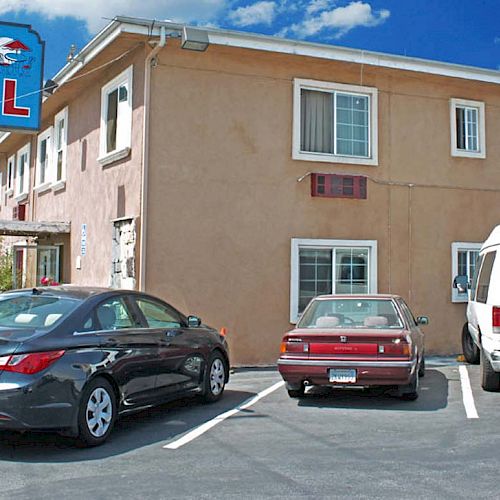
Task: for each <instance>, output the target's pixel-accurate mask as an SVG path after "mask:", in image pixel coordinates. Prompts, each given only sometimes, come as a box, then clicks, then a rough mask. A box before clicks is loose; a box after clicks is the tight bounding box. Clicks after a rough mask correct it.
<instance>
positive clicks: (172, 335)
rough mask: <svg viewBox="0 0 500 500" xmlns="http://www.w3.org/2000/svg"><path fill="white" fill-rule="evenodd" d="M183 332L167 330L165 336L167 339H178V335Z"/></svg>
mask: <svg viewBox="0 0 500 500" xmlns="http://www.w3.org/2000/svg"><path fill="white" fill-rule="evenodd" d="M181 333H182V332H180V331H179V330H167V331H166V332H165V335H166V336H167V337H177V336H178V335H180V334H181Z"/></svg>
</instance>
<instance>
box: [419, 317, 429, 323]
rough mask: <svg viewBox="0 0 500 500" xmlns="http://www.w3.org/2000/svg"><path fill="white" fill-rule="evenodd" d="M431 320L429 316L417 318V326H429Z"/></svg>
mask: <svg viewBox="0 0 500 500" xmlns="http://www.w3.org/2000/svg"><path fill="white" fill-rule="evenodd" d="M428 324H429V318H428V317H427V316H419V317H418V318H417V325H428Z"/></svg>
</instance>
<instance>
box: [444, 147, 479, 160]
mask: <svg viewBox="0 0 500 500" xmlns="http://www.w3.org/2000/svg"><path fill="white" fill-rule="evenodd" d="M451 156H454V157H456V158H477V159H479V160H484V159H485V158H486V153H485V152H482V151H465V150H461V149H454V150H453V151H452V152H451Z"/></svg>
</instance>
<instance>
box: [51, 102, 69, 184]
mask: <svg viewBox="0 0 500 500" xmlns="http://www.w3.org/2000/svg"><path fill="white" fill-rule="evenodd" d="M62 120H64V134H63V136H62V144H61V151H62V168H61V179H58V178H57V156H58V152H59V150H58V149H57V135H58V128H59V123H60V122H61V121H62ZM67 156H68V107H67V106H66V107H65V108H64V109H62V110H61V111H59V113H57V115H56V116H55V117H54V132H53V136H52V165H51V170H52V175H51V177H52V190H53V191H58V190H59V189H63V188H64V187H65V186H66V175H67V163H68V161H67Z"/></svg>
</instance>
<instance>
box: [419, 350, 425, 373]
mask: <svg viewBox="0 0 500 500" xmlns="http://www.w3.org/2000/svg"><path fill="white" fill-rule="evenodd" d="M418 376H419V377H424V376H425V354H422V358H421V360H420V366H419V367H418Z"/></svg>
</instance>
